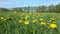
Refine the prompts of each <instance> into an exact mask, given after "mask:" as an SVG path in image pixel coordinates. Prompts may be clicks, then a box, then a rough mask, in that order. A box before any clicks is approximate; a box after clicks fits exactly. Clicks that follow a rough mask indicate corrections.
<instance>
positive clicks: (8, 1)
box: [0, 0, 60, 8]
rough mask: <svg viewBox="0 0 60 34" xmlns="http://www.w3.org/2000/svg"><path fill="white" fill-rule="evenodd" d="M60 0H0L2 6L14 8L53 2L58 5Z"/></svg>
mask: <svg viewBox="0 0 60 34" xmlns="http://www.w3.org/2000/svg"><path fill="white" fill-rule="evenodd" d="M59 3H60V0H0V8H1V7H4V8H13V7H25V6H41V5H45V6H49V5H51V4H53V5H57V4H59Z"/></svg>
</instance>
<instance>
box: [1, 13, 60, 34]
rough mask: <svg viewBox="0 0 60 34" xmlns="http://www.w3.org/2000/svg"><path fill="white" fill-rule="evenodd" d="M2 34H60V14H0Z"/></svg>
mask: <svg viewBox="0 0 60 34" xmlns="http://www.w3.org/2000/svg"><path fill="white" fill-rule="evenodd" d="M0 34H60V13H23V12H0Z"/></svg>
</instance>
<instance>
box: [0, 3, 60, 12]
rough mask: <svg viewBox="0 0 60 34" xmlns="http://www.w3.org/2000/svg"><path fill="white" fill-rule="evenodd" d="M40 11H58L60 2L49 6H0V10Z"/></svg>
mask: <svg viewBox="0 0 60 34" xmlns="http://www.w3.org/2000/svg"><path fill="white" fill-rule="evenodd" d="M12 11H17V12H41V13H60V4H58V5H49V6H44V5H42V6H27V7H16V8H10V9H8V8H0V12H12Z"/></svg>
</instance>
